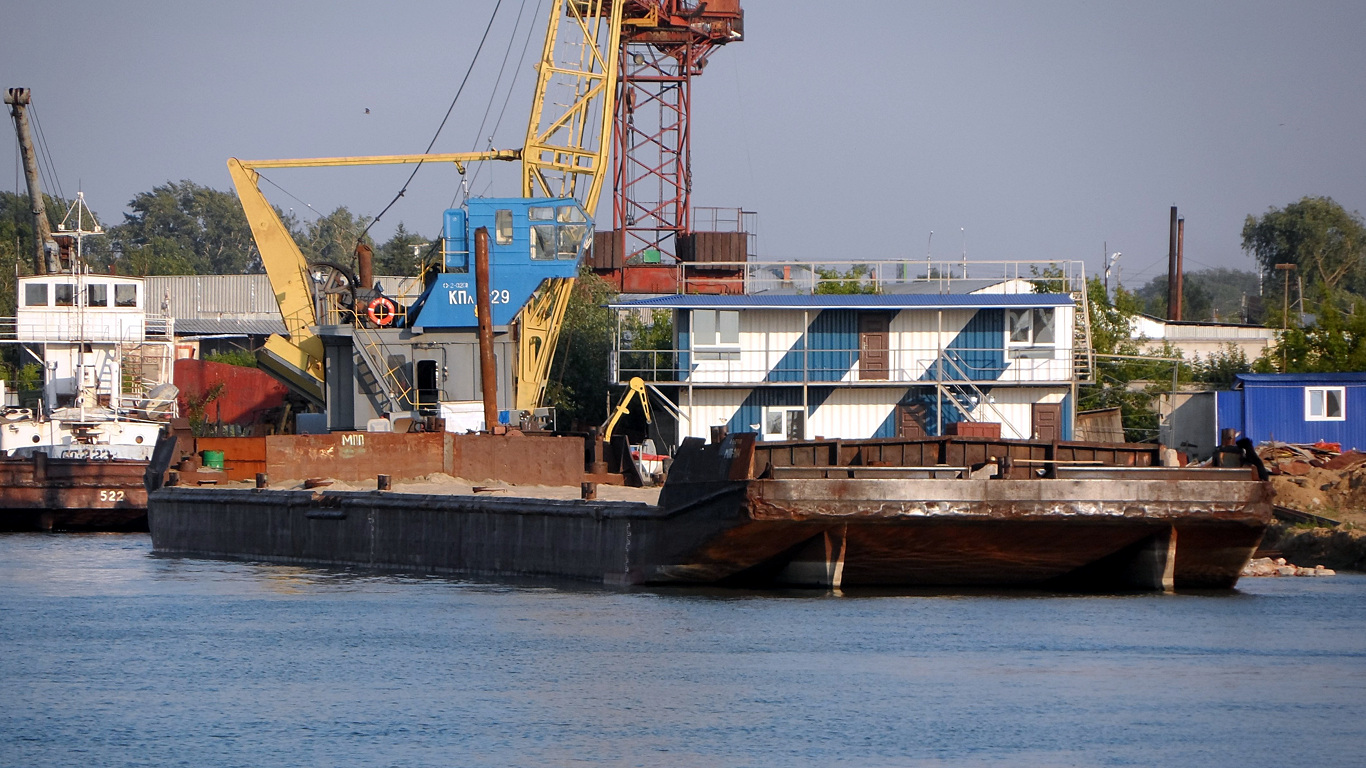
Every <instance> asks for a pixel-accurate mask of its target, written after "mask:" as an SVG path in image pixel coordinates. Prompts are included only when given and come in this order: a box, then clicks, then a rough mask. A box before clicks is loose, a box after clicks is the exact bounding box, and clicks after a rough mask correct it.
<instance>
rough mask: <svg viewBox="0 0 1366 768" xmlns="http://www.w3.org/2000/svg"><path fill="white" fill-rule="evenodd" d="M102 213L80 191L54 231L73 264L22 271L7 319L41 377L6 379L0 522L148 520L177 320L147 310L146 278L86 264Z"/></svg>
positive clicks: (125, 523) (45, 525)
mask: <svg viewBox="0 0 1366 768" xmlns="http://www.w3.org/2000/svg"><path fill="white" fill-rule="evenodd" d="M93 222H94V217H93V215H91V214H90V212H89V210H88V209H87V208H86V207H85V197H84V194H78V196H77V199H76V202H75V203H73V204H72V206H71V209H70V210H69V211H68V212H67V215H66V218H65V219H64V220H63V222H62V224H61V225H60V226H59V228H58V231H57V232H56V233H54V239H55V240H56V241H57V243H58V245H59V247H60V248H61V252H62V257H63V263H64V264H68V265H69V267H67V268H66V269H64V271H62V272H59V273H55V274H46V275H29V276H22V277H20V278H19V282H18V294H17V297H18V307H17V308H16V310H15V316H14V317H10V318H0V343H4V344H13V345H17V346H18V348H19V357H20V364H21V366H25V367H28V370H29V372H34V370H35V368H36V372H37V374H38V376H39V377H40V379H41V396H40V397H38V398H36V399H34V398H33V397H32V395H30V394H29V393H28V392H26V391H24V390H22V389H16V390H14V391H10V390H11V388H10V387H6V386H5V385H4V382H0V411H2V412H3V418H2V419H0V495H3V501H0V530H146V527H147V491H146V489H145V487H144V483H143V479H144V478H143V476H144V474H145V473H146V472H147V468H148V466H149V462H150V461H151V459H152V456H153V452H154V449H155V447H156V445H157V442H158V438H159V437H160V436H161V435H162V434H163V432H164V431H165V429H166V427H167V425H168V422H169V420H170V419H171V418H173V417H174V416H175V415H176V407H177V404H176V397H177V395H178V392H177V390H176V388H175V385H174V384H172V383H171V378H172V370H173V363H174V359H173V358H174V344H173V336H172V331H173V328H172V321H171V320H170V319H169V318H166V317H160V316H156V315H149V314H148V313H147V311H146V305H147V299H148V297H147V295H146V291H145V288H144V286H143V281H142V279H141V278H138V277H122V276H115V275H98V274H91V273H90V272H89V270H88V268H87V267H86V266H85V264H84V260H83V241H84V239H85V238H86V237H90V236H94V235H99V234H102V231H101V229H100V227H99V225H98V224H95V223H93ZM87 223H89V224H90V226H91V227H92V228H91V229H86V228H85V227H86V225H87ZM21 370H22V368H21Z"/></svg>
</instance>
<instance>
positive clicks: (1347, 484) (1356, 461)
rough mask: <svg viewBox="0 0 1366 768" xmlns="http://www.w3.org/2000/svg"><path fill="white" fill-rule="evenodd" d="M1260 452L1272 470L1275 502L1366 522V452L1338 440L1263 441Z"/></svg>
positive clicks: (1330, 515) (1303, 509)
mask: <svg viewBox="0 0 1366 768" xmlns="http://www.w3.org/2000/svg"><path fill="white" fill-rule="evenodd" d="M1257 455H1258V456H1260V457H1261V459H1262V462H1263V463H1264V464H1266V468H1267V470H1268V471H1269V472H1270V473H1271V483H1272V485H1273V487H1274V488H1275V489H1276V505H1277V506H1281V507H1289V508H1290V509H1294V510H1299V511H1301V512H1309V513H1312V514H1316V515H1324V516H1327V517H1330V518H1333V519H1334V520H1338V521H1342V522H1353V523H1355V524H1366V453H1362V452H1360V451H1346V452H1344V451H1342V449H1341V446H1340V445H1338V444H1337V443H1314V444H1313V445H1294V444H1290V443H1280V442H1270V443H1263V444H1262V445H1261V446H1259V447H1258V449H1257Z"/></svg>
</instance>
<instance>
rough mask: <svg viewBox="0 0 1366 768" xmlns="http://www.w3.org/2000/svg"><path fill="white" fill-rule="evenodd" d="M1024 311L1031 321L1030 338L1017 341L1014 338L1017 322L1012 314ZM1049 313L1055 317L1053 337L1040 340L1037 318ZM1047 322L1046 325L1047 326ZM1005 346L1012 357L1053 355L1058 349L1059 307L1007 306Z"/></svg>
mask: <svg viewBox="0 0 1366 768" xmlns="http://www.w3.org/2000/svg"><path fill="white" fill-rule="evenodd" d="M1016 313H1024V317H1025V319H1026V320H1028V321H1029V339H1028V340H1026V341H1016V340H1015V339H1014V330H1015V324H1014V322H1013V321H1012V315H1015V314H1016ZM1043 314H1048V315H1051V316H1052V318H1053V323H1052V325H1053V339H1052V340H1051V341H1039V337H1038V329H1037V328H1036V327H1035V325H1036V323H1035V320H1037V319H1039V318H1040V315H1043ZM1046 325H1047V324H1046V323H1045V327H1046ZM1005 348H1006V351H1007V352H1008V354H1009V356H1010V357H1015V358H1019V357H1053V355H1054V354H1055V353H1056V351H1057V349H1058V308H1057V307H1007V308H1006V311H1005Z"/></svg>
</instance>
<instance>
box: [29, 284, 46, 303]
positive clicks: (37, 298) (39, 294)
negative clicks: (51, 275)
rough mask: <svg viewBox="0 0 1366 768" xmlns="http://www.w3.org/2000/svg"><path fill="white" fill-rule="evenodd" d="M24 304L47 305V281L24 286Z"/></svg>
mask: <svg viewBox="0 0 1366 768" xmlns="http://www.w3.org/2000/svg"><path fill="white" fill-rule="evenodd" d="M24 306H26V307H46V306H47V283H29V284H28V285H25V286H24Z"/></svg>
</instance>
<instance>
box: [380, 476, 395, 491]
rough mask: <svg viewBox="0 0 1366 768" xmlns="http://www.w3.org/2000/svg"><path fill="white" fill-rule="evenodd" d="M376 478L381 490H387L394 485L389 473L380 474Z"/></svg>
mask: <svg viewBox="0 0 1366 768" xmlns="http://www.w3.org/2000/svg"><path fill="white" fill-rule="evenodd" d="M376 480H377V482H376V487H377V488H379V490H381V491H387V490H389V489H390V488H391V487H392V485H393V483H392V478H390V477H389V476H388V475H380V476H379V477H378V478H376Z"/></svg>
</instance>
